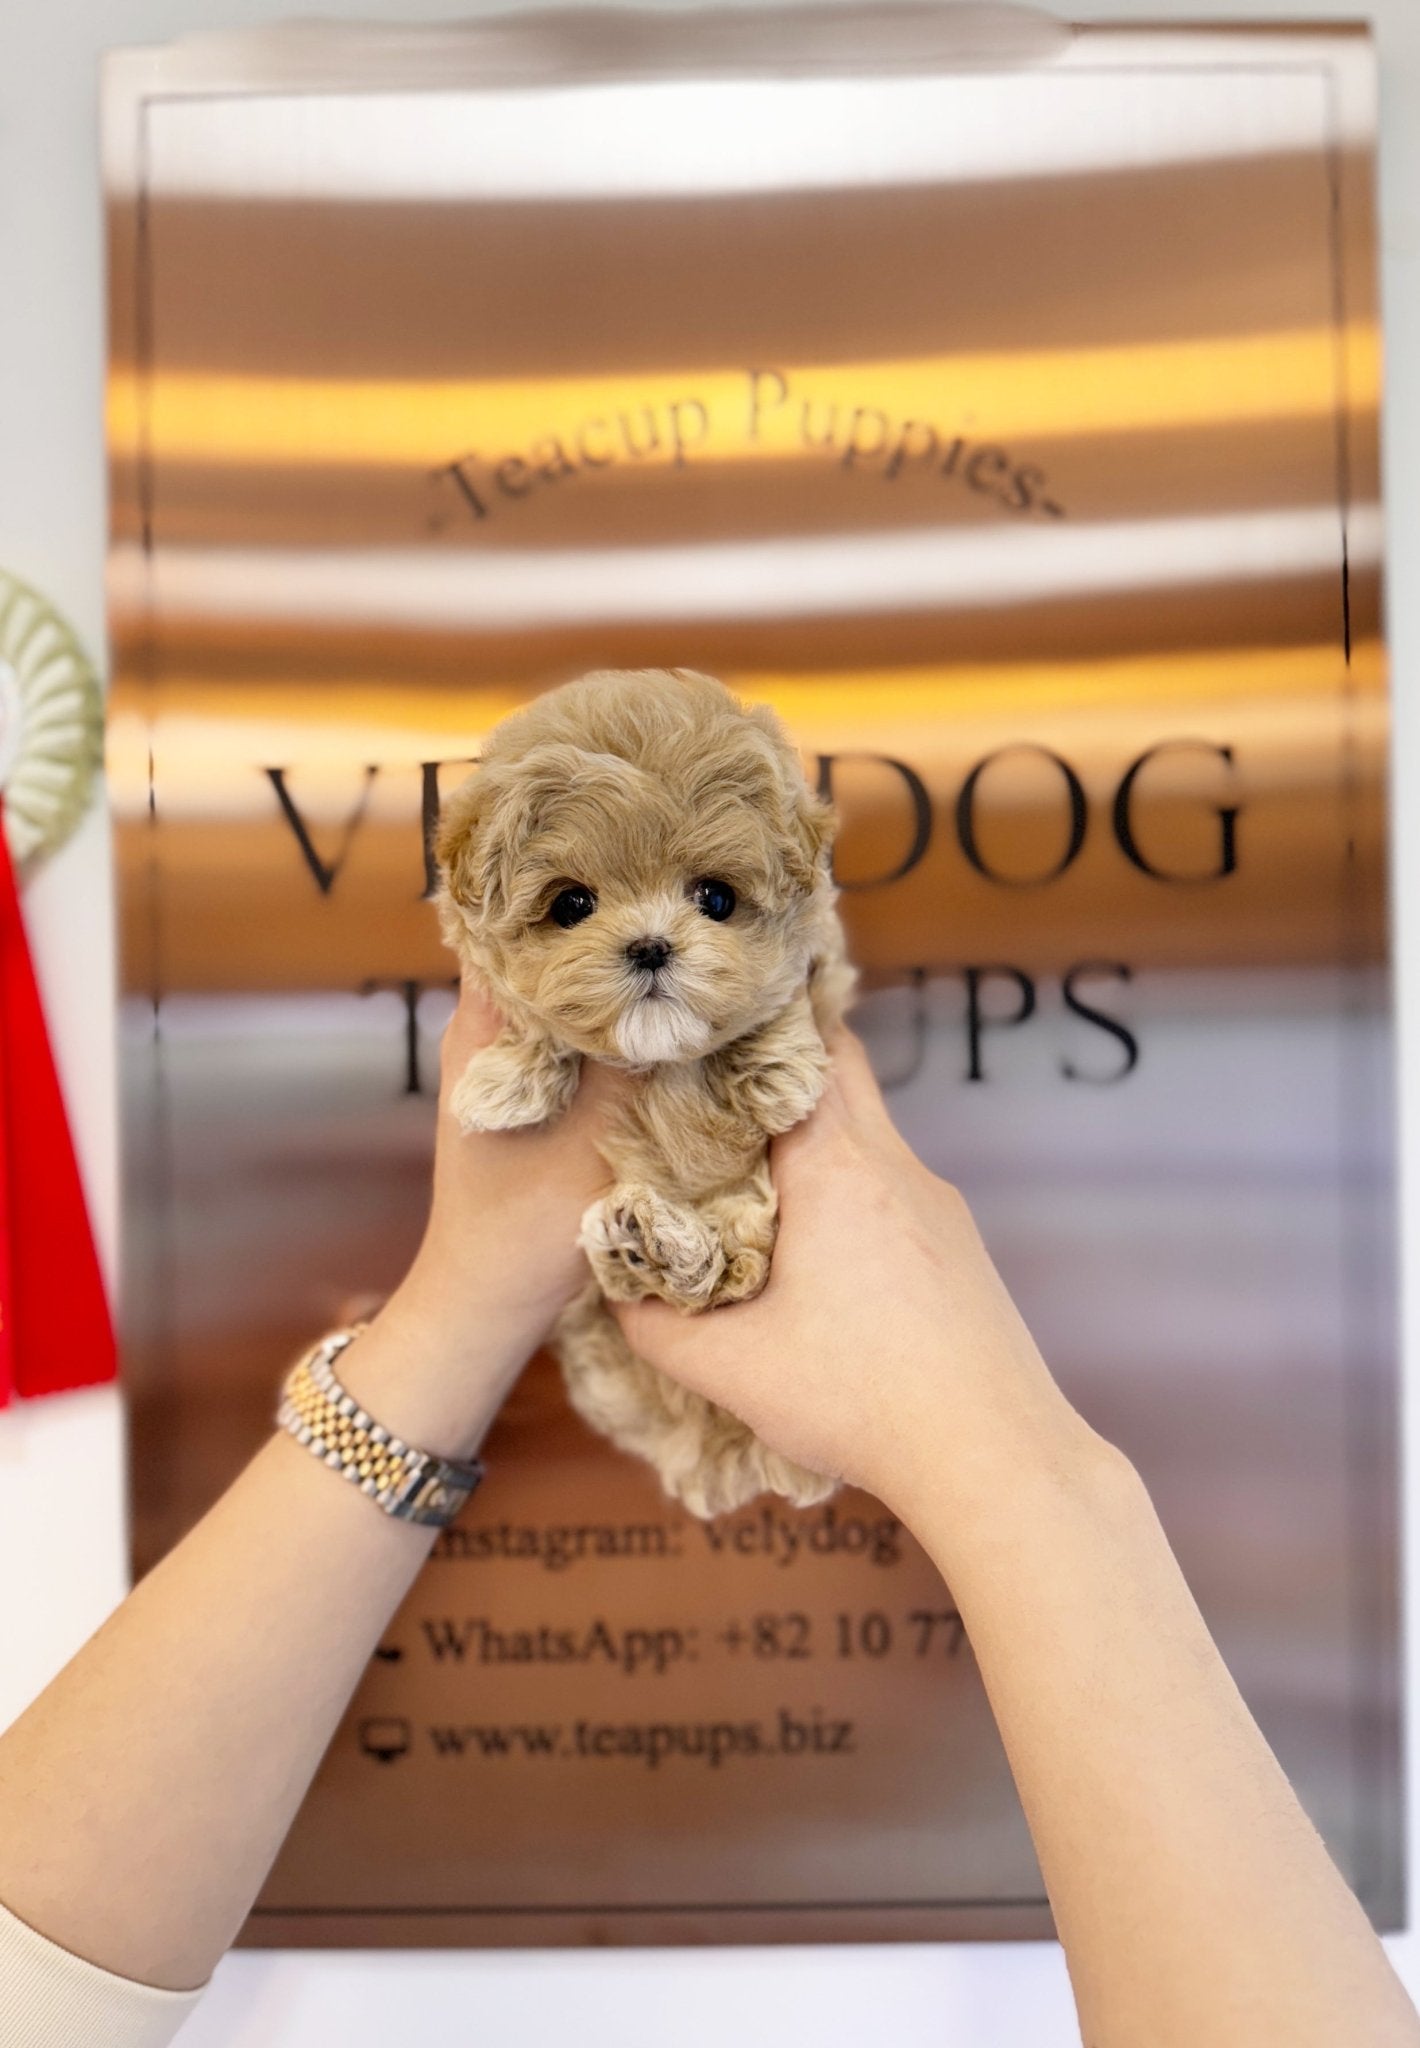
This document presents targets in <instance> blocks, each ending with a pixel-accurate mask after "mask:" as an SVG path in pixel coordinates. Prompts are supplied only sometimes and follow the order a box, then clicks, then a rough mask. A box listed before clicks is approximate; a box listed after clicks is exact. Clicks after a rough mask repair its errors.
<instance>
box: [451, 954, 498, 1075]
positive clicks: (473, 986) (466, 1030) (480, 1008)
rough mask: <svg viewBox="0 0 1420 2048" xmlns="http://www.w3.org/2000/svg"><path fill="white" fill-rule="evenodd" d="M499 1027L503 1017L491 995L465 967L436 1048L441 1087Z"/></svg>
mask: <svg viewBox="0 0 1420 2048" xmlns="http://www.w3.org/2000/svg"><path fill="white" fill-rule="evenodd" d="M502 1028H503V1019H502V1016H501V1015H500V1014H499V1011H498V1010H497V1008H496V1007H495V1005H494V1003H493V1002H492V1000H491V998H490V997H489V996H488V994H487V992H486V991H485V990H484V989H483V988H482V986H481V985H480V984H479V983H478V981H477V980H475V978H474V976H473V975H472V974H471V973H470V971H469V970H468V969H467V968H465V969H464V972H463V979H462V981H461V983H460V986H459V999H458V1002H457V1003H456V1004H455V1005H454V1014H453V1016H452V1017H450V1019H449V1021H448V1023H447V1024H446V1025H445V1027H444V1036H443V1040H442V1042H441V1044H440V1047H439V1073H440V1079H441V1081H442V1083H443V1085H444V1086H445V1087H447V1086H448V1084H449V1083H450V1082H451V1081H455V1080H457V1078H458V1076H459V1075H460V1074H461V1073H462V1072H463V1070H464V1068H465V1067H466V1066H467V1065H468V1062H469V1060H470V1059H471V1058H472V1056H473V1054H474V1053H476V1052H477V1051H478V1049H479V1047H480V1046H484V1045H491V1044H492V1043H493V1041H494V1039H495V1038H496V1037H497V1036H498V1033H499V1032H500V1031H501V1030H502Z"/></svg>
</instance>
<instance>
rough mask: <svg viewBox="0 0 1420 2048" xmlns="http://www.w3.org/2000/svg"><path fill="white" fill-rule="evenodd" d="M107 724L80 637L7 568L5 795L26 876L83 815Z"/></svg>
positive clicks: (12, 844)
mask: <svg viewBox="0 0 1420 2048" xmlns="http://www.w3.org/2000/svg"><path fill="white" fill-rule="evenodd" d="M103 718H104V712H103V695H102V692H101V691H100V689H99V681H98V677H97V675H96V674H95V673H94V668H93V664H92V663H91V662H90V661H89V659H88V657H87V655H86V654H85V653H84V650H83V649H82V647H80V645H79V643H78V641H77V640H76V639H75V637H74V634H73V633H72V632H71V630H70V629H69V627H68V626H67V625H66V624H65V622H64V620H63V619H61V618H60V616H59V614H58V613H57V612H56V611H55V610H54V609H53V608H52V607H51V606H50V605H48V604H46V603H45V601H44V599H43V598H42V597H41V596H40V595H39V593H38V591H35V590H31V588H30V587H29V585H28V584H27V583H21V582H20V580H19V578H18V577H15V576H11V575H8V574H7V573H6V572H5V571H4V570H3V569H0V795H3V798H4V810H5V837H6V840H7V842H8V845H9V849H10V856H11V858H12V860H13V861H14V863H15V866H16V868H17V869H18V870H19V871H20V872H21V873H23V872H24V870H25V869H26V868H30V867H33V866H34V864H35V863H36V862H37V861H39V860H40V859H41V858H42V857H43V856H44V855H45V854H47V853H51V852H53V850H54V848H55V847H56V846H58V845H59V843H60V841H61V840H63V839H65V838H67V836H68V834H69V833H70V832H72V831H73V829H74V827H75V825H77V823H78V822H79V819H80V818H81V817H82V816H83V813H84V811H85V809H86V807H87V805H88V802H89V797H90V794H91V792H92V789H93V784H94V777H95V775H96V774H97V772H98V769H99V767H100V764H101V762H102V760H103Z"/></svg>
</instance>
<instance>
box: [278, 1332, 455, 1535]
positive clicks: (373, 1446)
mask: <svg viewBox="0 0 1420 2048" xmlns="http://www.w3.org/2000/svg"><path fill="white" fill-rule="evenodd" d="M364 1327H365V1326H364V1324H363V1323H359V1324H357V1325H356V1326H355V1328H354V1329H352V1330H337V1331H335V1332H334V1333H333V1334H332V1335H331V1336H329V1337H324V1338H322V1340H321V1342H320V1343H319V1344H317V1345H316V1346H315V1347H314V1349H312V1350H311V1351H308V1352H307V1353H306V1354H305V1356H304V1357H303V1358H300V1359H298V1360H297V1361H296V1363H295V1365H293V1366H292V1368H291V1370H290V1372H288V1373H287V1375H286V1378H285V1380H284V1381H283V1382H282V1386H281V1402H280V1406H279V1407H278V1408H277V1411H276V1421H277V1424H278V1426H279V1427H280V1428H282V1429H284V1430H287V1431H289V1433H290V1434H291V1435H292V1436H293V1437H294V1438H295V1439H296V1442H297V1443H298V1444H304V1445H305V1447H306V1449H307V1450H308V1451H310V1452H312V1453H313V1455H314V1456H315V1457H317V1458H319V1459H320V1460H321V1461H322V1463H323V1464H326V1465H329V1466H330V1468H331V1470H332V1471H334V1472H338V1473H339V1474H340V1476H341V1478H342V1479H348V1480H349V1481H350V1483H351V1485H352V1486H358V1487H359V1489H360V1491H361V1493H367V1494H368V1495H369V1496H370V1498H371V1499H372V1500H373V1501H374V1503H375V1505H376V1507H381V1508H383V1509H384V1511H385V1513H386V1514H387V1515H395V1516H397V1517H398V1519H399V1520H400V1521H402V1522H420V1523H423V1524H424V1525H425V1526H426V1527H432V1528H436V1529H442V1528H444V1527H445V1526H446V1525H447V1524H448V1523H449V1522H451V1521H452V1520H453V1519H454V1516H455V1515H456V1514H457V1513H458V1512H459V1510H460V1508H462V1506H463V1505H464V1502H465V1501H466V1500H467V1499H468V1497H469V1495H470V1494H471V1493H472V1492H473V1490H474V1488H475V1487H476V1486H477V1485H478V1482H479V1480H480V1479H482V1477H483V1466H482V1464H481V1462H480V1461H479V1460H478V1459H477V1458H472V1459H470V1460H469V1462H468V1463H467V1464H459V1463H457V1462H455V1461H454V1460H453V1459H450V1458H436V1457H435V1456H434V1454H433V1453H432V1451H420V1450H416V1449H415V1448H414V1446H413V1445H412V1444H407V1443H405V1442H404V1440H403V1438H402V1437H397V1436H395V1435H394V1434H393V1433H392V1432H391V1431H390V1430H387V1429H385V1428H384V1427H383V1425H382V1424H380V1423H378V1422H376V1421H375V1419H374V1417H373V1416H372V1415H367V1414H366V1412H365V1410H364V1409H363V1408H362V1407H361V1406H360V1404H359V1402H358V1401H357V1400H356V1399H355V1397H354V1395H353V1394H347V1393H346V1391H345V1389H344V1387H343V1386H341V1384H340V1381H339V1380H338V1379H337V1378H336V1376H335V1366H334V1360H335V1359H337V1358H338V1357H339V1356H340V1354H341V1352H342V1351H343V1350H344V1349H345V1347H346V1345H347V1344H350V1343H352V1342H353V1341H354V1339H355V1338H356V1337H358V1336H359V1334H360V1331H361V1330H362V1329H363V1328H364Z"/></svg>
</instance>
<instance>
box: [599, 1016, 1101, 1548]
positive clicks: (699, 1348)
mask: <svg viewBox="0 0 1420 2048" xmlns="http://www.w3.org/2000/svg"><path fill="white" fill-rule="evenodd" d="M829 1050H830V1052H831V1053H832V1055H833V1067H832V1070H831V1072H830V1075H829V1079H828V1084H827V1086H826V1088H825V1091H824V1094H823V1096H822V1099H821V1100H820V1102H819V1104H818V1107H817V1108H816V1109H815V1110H814V1111H813V1113H812V1115H811V1116H810V1117H808V1118H807V1119H806V1121H805V1122H803V1123H801V1124H799V1125H798V1126H797V1127H796V1128H795V1129H794V1130H792V1131H790V1132H788V1133H787V1135H785V1136H784V1137H782V1138H777V1139H775V1141H774V1142H773V1145H772V1146H771V1149H770V1167H771V1171H772V1173H773V1177H774V1183H775V1187H776V1189H777V1192H778V1195H779V1236H778V1240H777V1242H776V1244H775V1248H774V1255H773V1261H772V1264H771V1268H770V1275H769V1280H768V1283H767V1284H766V1286H765V1288H764V1291H763V1292H762V1293H761V1294H760V1295H758V1296H757V1297H756V1298H755V1299H754V1300H753V1301H748V1302H740V1303H734V1304H730V1305H727V1306H724V1307H720V1308H715V1309H711V1310H709V1311H708V1312H706V1313H702V1314H699V1315H686V1314H683V1313H681V1312H680V1311H679V1310H677V1309H674V1308H671V1307H669V1306H667V1305H666V1304H665V1303H664V1302H659V1301H641V1302H625V1303H613V1304H610V1306H611V1308H612V1312H613V1314H614V1315H615V1316H616V1318H617V1320H618V1322H619V1323H620V1325H621V1328H622V1330H623V1331H624V1333H625V1335H626V1338H627V1340H628V1342H629V1343H630V1345H631V1347H632V1349H633V1350H634V1351H635V1352H637V1353H638V1355H639V1356H640V1357H642V1358H644V1359H647V1360H648V1361H649V1362H650V1363H651V1364H652V1365H655V1366H658V1367H660V1369H661V1370H662V1371H664V1372H667V1373H669V1374H670V1375H671V1377H672V1378H673V1379H677V1380H679V1381H681V1382H682V1383H683V1384H684V1385H685V1386H688V1387H691V1388H693V1389H694V1390H695V1391H696V1392H697V1393H700V1394H703V1395H706V1396H707V1397H708V1398H709V1399H711V1400H713V1401H717V1402H719V1403H720V1404H721V1405H722V1406H723V1407H725V1408H728V1409H729V1410H730V1411H731V1412H732V1413H733V1414H735V1415H738V1416H740V1417H741V1418H742V1420H743V1421H745V1422H747V1423H748V1424H749V1425H750V1427H751V1428H752V1429H753V1430H754V1431H755V1432H756V1434H757V1435H759V1436H761V1437H762V1438H763V1439H764V1440H765V1442H766V1443H768V1444H770V1445H771V1446H772V1447H773V1448H774V1449H775V1450H778V1451H781V1452H783V1453H785V1454H786V1455H787V1456H789V1457H792V1458H796V1459H798V1460H799V1461H800V1463H802V1464H805V1465H807V1466H809V1467H810V1468H811V1469H812V1470H814V1471H818V1472H824V1473H829V1474H832V1475H833V1476H835V1477H841V1478H845V1479H847V1480H849V1481H851V1482H852V1483H854V1484H855V1485H860V1486H864V1487H867V1488H868V1489H869V1490H870V1491H871V1492H873V1493H875V1494H876V1495H877V1496H878V1497H879V1499H881V1500H884V1501H886V1502H887V1503H888V1504H889V1506H892V1507H894V1508H895V1509H897V1510H898V1511H899V1512H901V1513H902V1514H903V1515H904V1518H905V1519H906V1520H908V1521H909V1522H911V1521H913V1520H914V1519H915V1514H916V1511H917V1508H918V1505H919V1504H925V1503H926V1502H929V1501H932V1500H937V1501H941V1500H942V1497H943V1495H944V1494H946V1493H950V1492H951V1491H952V1490H953V1489H955V1488H956V1487H963V1488H966V1487H969V1486H971V1484H972V1481H973V1479H975V1480H977V1481H979V1482H980V1484H981V1485H982V1486H984V1487H986V1488H988V1489H989V1487H990V1486H992V1485H993V1484H994V1483H995V1480H996V1476H997V1475H999V1474H1001V1473H1002V1472H1008V1471H1009V1470H1010V1468H1011V1464H1012V1462H1013V1461H1014V1460H1015V1459H1016V1458H1018V1457H1020V1456H1023V1455H1024V1456H1036V1455H1043V1456H1045V1457H1047V1458H1050V1457H1052V1456H1053V1454H1054V1451H1055V1450H1056V1449H1059V1448H1063V1447H1064V1446H1065V1445H1067V1444H1068V1445H1070V1446H1072V1447H1073V1446H1074V1445H1076V1444H1077V1443H1078V1442H1079V1441H1080V1440H1081V1439H1083V1438H1089V1437H1091V1436H1092V1435H1093V1432H1092V1431H1090V1430H1089V1428H1088V1426H1087V1425H1086V1424H1085V1423H1084V1422H1083V1421H1082V1420H1081V1418H1080V1417H1079V1415H1078V1414H1077V1413H1076V1411H1075V1410H1074V1409H1073V1408H1072V1407H1071V1406H1070V1404H1069V1403H1068V1402H1067V1401H1066V1399H1065V1397H1064V1395H1063V1394H1062V1393H1061V1392H1060V1389H1059V1388H1058V1387H1057V1386H1056V1384H1055V1381H1054V1380H1053V1379H1052V1378H1051V1375H1050V1372H1049V1370H1048V1369H1047V1367H1046V1365H1045V1362H1044V1360H1043V1359H1042V1357H1041V1355H1040V1352H1039V1351H1038V1349H1037V1348H1036V1345H1035V1341H1034V1339H1033V1338H1032V1336H1031V1334H1030V1331H1029V1330H1028V1329H1027V1328H1026V1325H1025V1323H1024V1322H1023V1321H1022V1319H1021V1316H1020V1313H1019V1311H1018V1310H1017V1308H1016V1306H1015V1303H1014V1302H1013V1301H1012V1299H1011V1297H1010V1295H1009V1294H1008V1292H1007V1290H1006V1287H1005V1284H1004V1283H1003V1281H1002V1279H1001V1277H1000V1275H999V1273H998V1272H997V1271H996V1268H995V1266H994V1265H993V1264H992V1261H991V1257H990V1254H989V1253H988V1252H987V1249H986V1246H985V1245H984V1243H983V1242H982V1239H981V1235H980V1232H979V1231H978V1230H977V1228H976V1224H975V1222H974V1221H973V1219H972V1215H971V1211H970V1209H969V1208H968V1207H967V1204H966V1201H965V1200H964V1198H963V1197H962V1195H961V1194H960V1192H959V1191H958V1190H957V1189H956V1188H955V1187H953V1186H952V1185H951V1184H950V1183H949V1182H947V1181H944V1180H939V1179H938V1177H937V1176H936V1175H935V1174H934V1173H932V1172H931V1171H930V1170H929V1169H928V1168H927V1167H925V1166H924V1165H923V1164H922V1162H921V1161H920V1160H919V1159H918V1158H917V1157H916V1155H915V1154H914V1153H913V1151H912V1150H911V1148H910V1146H908V1145H907V1143H906V1142H905V1141H904V1140H903V1139H902V1138H901V1137H900V1136H899V1135H898V1132H897V1130H896V1129H895V1128H894V1126H893V1123H892V1120H891V1118H890V1117H889V1115H888V1112H887V1108H886V1106H885V1104H884V1102H883V1099H882V1095H881V1093H880V1091H879V1089H878V1085H877V1082H876V1080H875V1079H874V1077H873V1073H872V1069H871V1068H870V1067H869V1065H868V1059H867V1055H866V1053H865V1052H864V1050H863V1047H862V1044H861V1043H860V1041H859V1040H858V1039H857V1038H856V1037H855V1036H854V1034H853V1033H852V1032H850V1031H848V1030H847V1029H846V1028H845V1029H843V1030H841V1031H840V1032H838V1033H836V1034H835V1035H834V1037H833V1039H832V1040H831V1041H830V1044H829ZM944 1504H945V1503H944Z"/></svg>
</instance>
